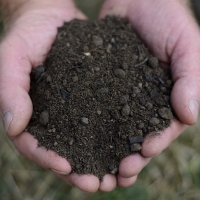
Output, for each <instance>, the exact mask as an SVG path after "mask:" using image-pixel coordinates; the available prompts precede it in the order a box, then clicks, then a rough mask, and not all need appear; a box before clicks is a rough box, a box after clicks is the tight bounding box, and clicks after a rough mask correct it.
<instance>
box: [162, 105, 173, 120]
mask: <svg viewBox="0 0 200 200" xmlns="http://www.w3.org/2000/svg"><path fill="white" fill-rule="evenodd" d="M158 114H159V115H160V117H162V118H163V119H172V118H173V114H172V112H171V110H170V109H168V108H166V107H163V108H161V109H159V110H158Z"/></svg>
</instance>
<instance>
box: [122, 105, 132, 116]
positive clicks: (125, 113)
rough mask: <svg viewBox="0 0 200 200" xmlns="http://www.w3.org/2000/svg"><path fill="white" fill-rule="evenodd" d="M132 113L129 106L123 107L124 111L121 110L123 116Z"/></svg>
mask: <svg viewBox="0 0 200 200" xmlns="http://www.w3.org/2000/svg"><path fill="white" fill-rule="evenodd" d="M130 112H131V108H130V106H129V105H128V104H126V105H125V106H123V107H122V109H121V114H122V115H123V116H127V115H129V114H130Z"/></svg>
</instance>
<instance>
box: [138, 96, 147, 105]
mask: <svg viewBox="0 0 200 200" xmlns="http://www.w3.org/2000/svg"><path fill="white" fill-rule="evenodd" d="M139 103H140V105H141V106H144V105H145V104H146V100H145V99H144V98H140V99H139Z"/></svg>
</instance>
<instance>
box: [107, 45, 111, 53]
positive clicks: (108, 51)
mask: <svg viewBox="0 0 200 200" xmlns="http://www.w3.org/2000/svg"><path fill="white" fill-rule="evenodd" d="M111 48H112V45H111V44H108V46H107V48H106V52H107V53H110V52H111V51H110V50H111Z"/></svg>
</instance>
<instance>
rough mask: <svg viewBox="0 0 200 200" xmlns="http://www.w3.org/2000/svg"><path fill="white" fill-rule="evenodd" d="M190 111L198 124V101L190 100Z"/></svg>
mask: <svg viewBox="0 0 200 200" xmlns="http://www.w3.org/2000/svg"><path fill="white" fill-rule="evenodd" d="M189 109H190V111H191V113H192V115H193V117H194V121H195V123H196V122H197V119H198V115H199V104H198V102H197V101H196V100H190V102H189Z"/></svg>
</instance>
